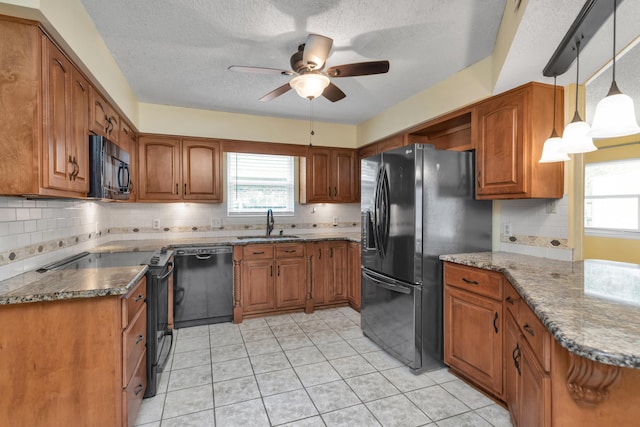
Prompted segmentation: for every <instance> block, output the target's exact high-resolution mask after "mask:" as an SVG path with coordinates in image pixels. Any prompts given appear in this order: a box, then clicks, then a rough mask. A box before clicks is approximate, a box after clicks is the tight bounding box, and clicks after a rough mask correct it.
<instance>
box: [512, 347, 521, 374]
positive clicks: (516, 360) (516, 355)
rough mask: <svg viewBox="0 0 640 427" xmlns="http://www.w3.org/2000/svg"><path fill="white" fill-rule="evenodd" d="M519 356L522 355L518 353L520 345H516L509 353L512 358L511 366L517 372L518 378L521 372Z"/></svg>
mask: <svg viewBox="0 0 640 427" xmlns="http://www.w3.org/2000/svg"><path fill="white" fill-rule="evenodd" d="M521 354H522V353H521V352H520V344H518V343H516V347H515V348H514V349H513V351H512V352H511V357H512V358H513V364H514V365H515V367H516V370H517V371H518V376H522V372H521V371H520V356H521Z"/></svg>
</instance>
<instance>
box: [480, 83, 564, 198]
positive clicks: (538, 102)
mask: <svg viewBox="0 0 640 427" xmlns="http://www.w3.org/2000/svg"><path fill="white" fill-rule="evenodd" d="M557 90H558V96H557V101H556V123H562V120H563V114H564V110H563V99H564V96H563V95H564V90H563V89H562V88H558V89H557ZM552 112H553V86H549V85H544V84H539V83H528V84H526V85H523V86H520V87H518V88H516V89H513V90H511V91H508V92H505V93H503V94H500V95H497V96H494V97H491V98H489V99H488V100H486V101H484V102H481V103H480V104H478V105H477V116H476V122H475V123H473V124H472V129H473V133H474V135H473V137H474V138H475V143H476V178H477V186H476V198H477V199H524V198H560V197H562V194H563V190H564V189H563V184H564V172H563V170H564V169H563V167H564V165H563V163H562V162H558V163H538V159H540V155H541V154H542V146H543V145H544V141H545V140H546V139H547V138H548V137H549V135H550V134H551V130H552V129H553V115H552Z"/></svg>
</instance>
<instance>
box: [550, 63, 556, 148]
mask: <svg viewBox="0 0 640 427" xmlns="http://www.w3.org/2000/svg"><path fill="white" fill-rule="evenodd" d="M557 78H558V76H556V75H555V74H554V75H553V130H552V131H551V138H554V137H557V136H558V133H557V132H556V92H557V91H558V90H557V88H556V79H557Z"/></svg>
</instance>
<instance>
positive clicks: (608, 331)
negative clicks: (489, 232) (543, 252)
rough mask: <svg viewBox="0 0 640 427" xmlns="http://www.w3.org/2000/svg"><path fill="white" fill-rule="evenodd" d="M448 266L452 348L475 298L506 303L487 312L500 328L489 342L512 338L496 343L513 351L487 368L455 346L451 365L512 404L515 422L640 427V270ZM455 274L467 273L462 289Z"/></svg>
mask: <svg viewBox="0 0 640 427" xmlns="http://www.w3.org/2000/svg"><path fill="white" fill-rule="evenodd" d="M441 259H442V260H443V261H445V317H448V316H453V320H452V321H451V322H450V323H449V324H450V325H452V326H451V330H449V331H448V330H447V329H446V328H447V326H446V325H447V321H446V320H445V337H446V338H445V341H447V337H448V338H449V342H450V343H451V340H454V339H455V337H454V336H452V334H454V335H455V334H457V333H460V330H461V327H460V325H462V327H464V325H465V323H464V319H462V320H460V323H456V321H455V317H456V313H458V314H459V311H457V310H460V309H461V308H460V307H461V304H462V305H463V304H465V302H464V301H463V299H464V298H465V295H468V294H472V295H473V298H474V299H471V300H466V301H474V302H477V301H485V300H487V301H491V300H490V299H489V298H485V297H484V296H483V292H485V290H486V289H489V288H490V286H493V289H494V290H495V293H494V295H492V298H493V299H492V300H495V301H497V305H494V306H493V307H494V308H495V315H494V312H493V309H492V310H491V311H490V312H488V313H487V314H488V315H489V317H488V318H489V320H490V321H493V323H492V324H490V325H489V326H488V327H486V329H487V330H488V331H489V333H490V334H489V335H487V336H493V335H494V334H495V335H496V336H499V335H498V334H499V333H500V334H503V336H504V338H503V339H499V338H498V339H496V340H495V341H493V342H494V343H496V344H495V345H496V346H497V345H500V346H504V348H503V351H500V349H498V350H497V355H498V357H497V359H495V358H494V359H493V360H492V361H491V362H487V363H485V361H482V360H481V361H480V362H479V363H476V360H474V357H475V356H473V355H468V354H467V355H465V354H464V351H463V350H462V349H461V347H462V345H461V346H456V345H454V344H450V347H449V349H450V351H449V355H447V350H445V363H447V364H449V365H450V366H451V367H452V369H453V370H454V371H456V372H457V373H459V374H461V375H462V376H464V377H466V378H468V379H469V380H470V381H471V382H472V383H474V384H476V385H478V386H479V387H481V388H483V389H484V390H485V391H487V392H489V393H490V394H493V395H494V396H495V397H497V398H498V399H500V400H503V401H506V403H507V406H508V407H509V410H510V412H511V415H512V419H514V420H516V421H518V420H519V419H520V420H526V423H527V425H529V423H530V422H533V424H531V425H536V422H535V420H537V421H538V424H537V425H559V426H573V425H576V426H577V425H579V426H602V425H632V424H635V422H636V420H637V419H638V417H640V346H639V345H638V343H639V342H640V311H639V310H638V305H639V304H640V266H638V265H636V264H627V263H619V262H611V261H600V260H585V261H580V262H565V261H556V260H550V259H545V258H536V257H530V256H524V255H517V254H511V253H500V252H493V253H491V252H487V253H471V254H457V255H444V256H442V257H441ZM448 269H449V272H450V274H449V276H447V271H448ZM454 270H458V273H461V274H462V275H458V277H459V278H460V279H461V280H460V281H459V283H456V277H455V276H456V275H455V274H451V272H452V271H454ZM496 272H497V273H496ZM485 275H489V277H488V278H486V276H485ZM503 278H504V279H506V280H504V281H503V280H501V279H503ZM465 287H466V289H465ZM447 291H449V295H450V297H449V298H450V301H451V303H450V304H447V296H446V295H447ZM514 291H515V292H514ZM461 294H464V295H462V296H461V297H459V296H460V295H461ZM467 307H470V305H467ZM447 309H449V312H447ZM462 310H464V308H462ZM469 313H480V309H479V310H475V309H471V310H470V311H469ZM494 316H495V317H494ZM467 327H472V326H471V325H467ZM536 328H537V329H536ZM494 331H495V332H494ZM445 347H447V344H445ZM500 348H502V347H500ZM488 350H489V351H493V350H495V349H488ZM494 354H495V353H494ZM477 360H480V359H477ZM503 375H504V377H503ZM490 377H491V378H490ZM489 379H490V380H492V381H493V382H491V381H488V380H489ZM503 381H504V382H503ZM487 384H489V385H487ZM496 384H497V385H498V386H497V387H493V388H491V386H495V385H496ZM518 415H519V416H520V418H519V417H518ZM523 422H524V421H523Z"/></svg>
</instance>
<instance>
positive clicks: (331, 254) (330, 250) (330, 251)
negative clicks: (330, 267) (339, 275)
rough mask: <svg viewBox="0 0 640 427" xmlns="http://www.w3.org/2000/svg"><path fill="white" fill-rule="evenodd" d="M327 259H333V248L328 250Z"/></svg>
mask: <svg viewBox="0 0 640 427" xmlns="http://www.w3.org/2000/svg"><path fill="white" fill-rule="evenodd" d="M329 258H333V248H329Z"/></svg>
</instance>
